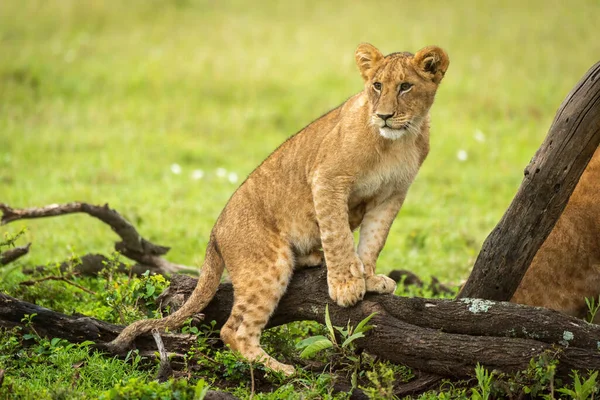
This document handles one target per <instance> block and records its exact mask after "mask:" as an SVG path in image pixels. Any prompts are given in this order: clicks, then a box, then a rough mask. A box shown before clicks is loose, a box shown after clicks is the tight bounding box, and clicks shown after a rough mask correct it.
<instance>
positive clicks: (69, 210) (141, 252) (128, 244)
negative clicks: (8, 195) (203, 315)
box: [0, 202, 193, 273]
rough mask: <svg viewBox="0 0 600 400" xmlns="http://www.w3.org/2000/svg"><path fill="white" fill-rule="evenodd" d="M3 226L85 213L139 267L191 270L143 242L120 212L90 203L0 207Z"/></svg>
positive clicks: (160, 250) (118, 249)
mask: <svg viewBox="0 0 600 400" xmlns="http://www.w3.org/2000/svg"><path fill="white" fill-rule="evenodd" d="M0 211H2V218H1V219H0V223H1V224H2V225H5V224H8V223H10V222H13V221H17V220H20V219H33V218H44V217H55V216H59V215H67V214H74V213H85V214H88V215H91V216H92V217H95V218H98V219H99V220H100V221H102V222H104V223H105V224H107V225H108V226H110V227H111V228H112V230H113V231H114V232H115V233H116V234H117V235H119V237H120V238H121V241H120V242H117V243H115V249H116V250H117V251H118V252H119V253H121V254H123V255H124V256H125V257H128V258H130V259H132V260H134V261H137V262H139V263H140V264H143V265H147V266H152V267H154V268H155V269H156V270H159V271H160V272H161V273H174V272H181V271H182V270H190V269H193V268H192V267H187V266H184V265H179V264H174V263H171V262H169V261H167V260H165V259H164V258H162V257H161V256H163V255H165V254H166V253H167V252H168V251H169V249H170V248H169V247H165V246H160V245H156V244H154V243H151V242H149V241H148V240H146V239H144V238H143V237H142V236H140V234H139V233H138V232H137V230H136V229H135V228H134V227H133V225H132V224H131V223H130V222H129V221H127V220H126V219H125V218H123V217H122V216H121V215H120V214H119V213H118V212H116V211H115V210H113V209H110V208H109V207H108V204H105V205H104V206H95V205H91V204H87V203H81V202H73V203H67V204H52V205H49V206H45V207H34V208H22V209H14V208H11V207H9V206H8V205H6V204H2V203H0Z"/></svg>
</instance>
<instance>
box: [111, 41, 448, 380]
mask: <svg viewBox="0 0 600 400" xmlns="http://www.w3.org/2000/svg"><path fill="white" fill-rule="evenodd" d="M355 58H356V63H357V65H358V67H359V70H360V72H361V75H362V77H363V79H364V84H365V86H364V90H363V91H362V92H361V93H358V94H357V95H355V96H353V97H351V98H350V99H349V100H347V101H346V102H345V103H344V104H342V105H341V106H339V107H338V108H336V109H334V110H332V111H330V112H329V113H327V114H326V115H324V116H322V117H321V118H319V119H317V120H316V121H314V122H313V123H311V124H310V125H308V126H307V127H306V128H304V129H303V130H301V131H300V132H298V133H297V134H296V135H294V136H293V137H291V138H290V139H289V140H287V141H286V142H285V143H283V144H282V145H281V146H280V147H279V148H278V149H277V150H275V151H274V152H273V153H272V154H271V155H270V156H269V157H268V158H267V159H266V160H265V161H264V162H263V163H262V164H261V165H260V166H259V167H258V168H257V169H256V170H254V172H252V174H250V176H249V177H248V179H247V180H246V181H245V182H244V183H243V184H242V185H241V186H240V188H239V189H238V190H237V191H236V192H235V193H234V194H233V196H232V197H231V199H230V200H229V202H228V204H227V206H226V207H225V209H224V210H223V212H222V213H221V215H220V216H219V218H218V220H217V222H216V224H215V226H214V228H213V230H212V233H211V238H210V243H209V246H208V249H207V253H206V259H205V262H204V266H203V269H202V274H201V276H200V279H199V281H198V286H197V288H196V289H195V290H194V292H193V294H192V296H191V297H190V299H189V300H188V301H187V302H186V303H185V305H184V306H183V307H182V308H181V309H180V310H178V311H177V312H175V313H174V314H172V315H170V316H168V317H166V318H163V319H161V320H146V321H138V322H135V323H133V324H132V325H130V326H128V327H127V328H126V329H124V330H123V332H122V333H121V334H120V335H119V337H118V338H117V339H115V340H114V341H113V342H111V344H110V346H112V348H113V349H114V350H123V349H125V348H126V347H127V346H128V345H129V344H130V343H131V341H132V340H133V339H134V338H135V337H136V336H137V335H139V334H141V333H144V332H148V331H149V330H151V329H152V328H165V327H169V328H174V327H177V326H180V325H181V324H182V323H183V321H184V320H185V319H186V318H189V317H190V316H191V315H193V314H194V313H198V312H200V311H201V310H202V309H203V308H204V307H205V306H206V305H207V303H208V302H209V301H210V300H211V298H212V297H213V296H214V294H215V291H216V289H217V286H218V284H219V277H220V276H221V273H222V272H223V268H227V270H228V272H229V275H230V278H231V281H232V283H233V287H234V305H233V309H232V312H231V315H230V317H229V319H228V321H227V323H226V324H225V325H224V326H223V328H222V329H221V338H222V339H223V341H224V342H225V343H227V344H228V345H230V347H231V348H232V349H234V350H237V351H239V352H240V353H241V354H242V355H244V356H245V357H246V358H247V359H249V360H256V361H261V362H263V363H265V365H266V366H267V367H270V368H272V369H275V370H278V371H283V372H284V373H287V374H291V373H293V372H294V368H293V367H292V366H289V365H285V364H281V363H279V362H278V361H276V360H275V359H273V358H271V357H269V356H268V355H267V354H266V353H265V352H264V351H263V350H262V348H261V347H260V342H259V339H260V334H261V332H262V330H263V328H264V326H265V325H266V323H267V321H268V319H269V317H270V315H271V314H272V312H273V311H274V309H275V307H276V306H277V303H278V301H279V299H280V298H281V296H282V295H283V294H284V292H285V290H286V288H287V285H288V282H289V281H290V278H291V276H292V273H293V270H294V267H296V266H299V265H303V264H312V265H315V264H319V263H320V262H321V261H322V258H323V254H324V257H325V260H326V264H327V271H328V273H327V281H328V286H329V294H330V296H331V298H332V299H333V300H334V301H335V302H337V304H339V305H341V306H350V305H353V304H355V303H356V302H358V301H359V300H361V299H362V298H363V296H364V294H365V291H372V292H379V293H392V292H393V291H394V290H395V282H394V281H393V280H391V279H390V278H388V277H386V276H383V275H376V274H375V263H376V261H377V257H378V256H379V253H380V251H381V249H382V248H383V245H384V243H385V240H386V238H387V235H388V232H389V229H390V226H391V224H392V222H393V220H394V218H395V217H396V214H397V213H398V211H399V210H400V207H401V206H402V203H403V201H404V198H405V196H406V192H407V190H408V188H409V186H410V184H411V183H412V181H413V179H414V178H415V175H416V174H417V171H418V170H419V167H420V166H421V164H422V163H423V160H424V159H425V157H426V156H427V153H428V151H429V108H430V107H431V105H432V104H433V100H434V96H435V93H436V90H437V88H438V85H439V83H440V81H441V80H442V78H443V76H444V73H445V72H446V69H447V68H448V64H449V60H448V56H447V55H446V53H445V52H444V51H443V50H442V49H440V48H438V47H434V46H430V47H426V48H424V49H422V50H421V51H419V52H418V53H417V54H416V55H414V56H413V55H412V54H410V53H394V54H390V55H389V56H387V57H384V56H383V55H382V54H381V53H380V52H379V50H377V49H376V48H375V47H373V46H371V45H369V44H362V45H360V46H359V47H358V49H357V50H356V54H355ZM376 82H377V84H375V83H376ZM402 83H408V84H411V85H412V86H411V87H410V88H407V85H404V88H405V89H406V90H402V89H401V88H400V86H401V84H402ZM379 84H381V86H379ZM378 115H381V116H383V115H387V116H389V117H384V118H387V120H386V121H384V119H382V118H381V117H380V116H378ZM359 226H360V240H359V244H358V248H356V247H355V243H354V238H353V234H352V231H353V230H354V229H356V228H358V227H359ZM321 249H322V251H321Z"/></svg>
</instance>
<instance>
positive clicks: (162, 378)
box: [152, 329, 173, 382]
mask: <svg viewBox="0 0 600 400" xmlns="http://www.w3.org/2000/svg"><path fill="white" fill-rule="evenodd" d="M152 337H153V338H154V341H155V342H156V347H157V349H158V354H159V358H160V364H159V365H158V372H157V373H156V379H157V380H158V381H159V382H166V381H167V380H168V379H169V378H170V377H172V376H173V368H172V367H171V363H170V362H169V355H168V354H167V349H165V345H164V343H163V341H162V338H161V337H160V333H159V332H158V330H157V329H153V330H152Z"/></svg>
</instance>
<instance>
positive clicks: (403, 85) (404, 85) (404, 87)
mask: <svg viewBox="0 0 600 400" xmlns="http://www.w3.org/2000/svg"><path fill="white" fill-rule="evenodd" d="M411 87H413V84H412V83H408V82H402V83H401V84H400V91H401V92H406V91H407V90H408V89H410V88H411Z"/></svg>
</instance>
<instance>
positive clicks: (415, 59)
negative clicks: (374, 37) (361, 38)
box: [355, 43, 450, 139]
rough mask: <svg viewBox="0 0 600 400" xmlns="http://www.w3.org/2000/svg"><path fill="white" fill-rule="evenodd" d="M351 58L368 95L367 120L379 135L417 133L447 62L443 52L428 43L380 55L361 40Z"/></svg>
mask: <svg viewBox="0 0 600 400" xmlns="http://www.w3.org/2000/svg"><path fill="white" fill-rule="evenodd" d="M355 58H356V64H357V65H358V69H359V70H360V73H361V75H362V77H363V79H364V81H365V92H366V93H367V95H368V97H369V103H370V106H371V123H372V124H373V125H375V126H377V127H378V128H379V133H380V134H381V136H383V137H385V138H388V139H398V138H400V137H402V136H403V135H404V134H405V133H407V132H408V133H414V134H418V133H419V132H420V130H421V124H422V123H423V121H424V120H425V119H426V117H427V114H428V112H429V108H430V107H431V105H432V104H433V99H434V97H435V92H436V90H437V88H438V85H439V84H440V82H441V81H442V78H443V77H444V74H445V73H446V70H447V69H448V65H449V64H450V60H449V59H448V55H447V54H446V52H445V51H444V50H442V49H441V48H439V47H436V46H428V47H425V48H424V49H421V50H419V51H418V52H417V54H415V55H413V54H411V53H392V54H390V55H388V56H385V57H384V56H383V54H381V52H380V51H379V50H377V49H376V48H375V47H374V46H372V45H370V44H368V43H363V44H361V45H360V46H358V48H357V49H356V53H355Z"/></svg>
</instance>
